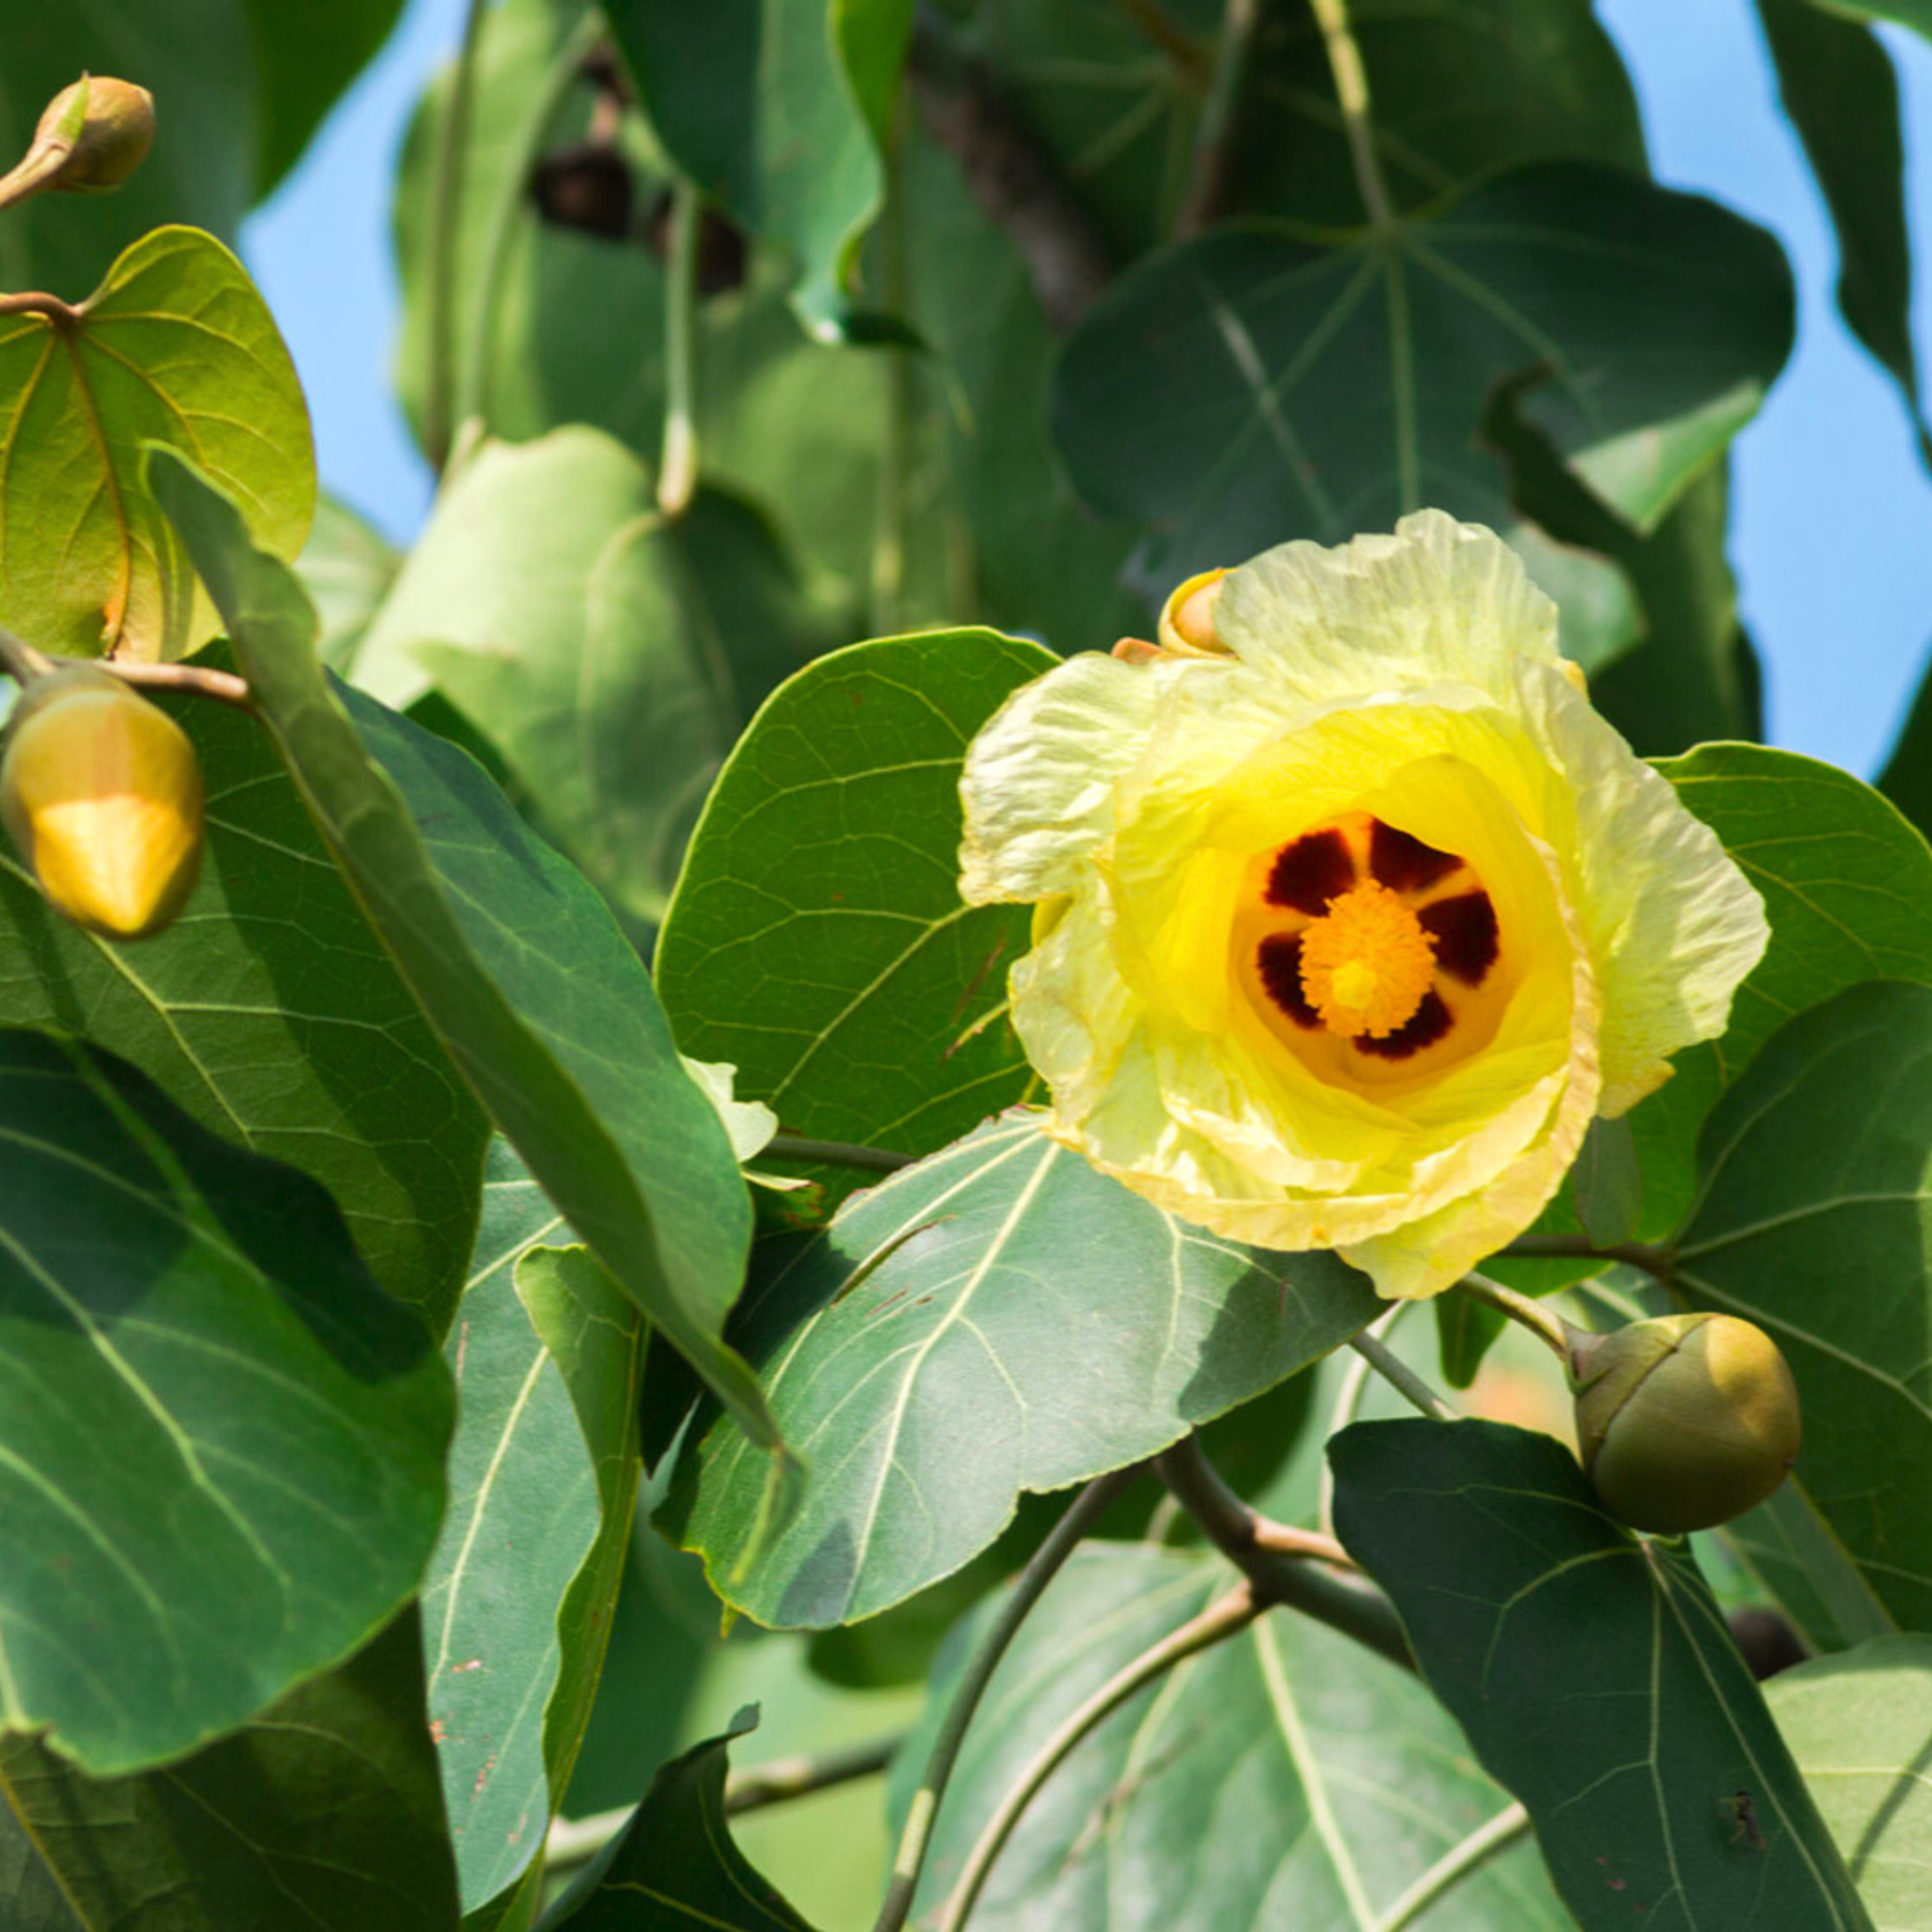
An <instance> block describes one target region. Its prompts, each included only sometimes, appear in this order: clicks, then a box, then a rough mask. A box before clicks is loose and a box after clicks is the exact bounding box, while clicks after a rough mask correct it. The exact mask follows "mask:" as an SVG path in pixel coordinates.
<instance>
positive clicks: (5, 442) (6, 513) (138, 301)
mask: <svg viewBox="0 0 1932 1932" xmlns="http://www.w3.org/2000/svg"><path fill="white" fill-rule="evenodd" d="M144 443H163V444H165V445H166V446H169V448H172V449H179V450H181V451H182V452H184V453H185V454H186V455H189V456H190V457H192V458H193V460H194V461H195V463H196V464H197V465H198V466H199V467H200V468H201V469H204V470H205V471H206V472H208V475H211V476H212V477H213V478H215V480H216V481H218V482H219V483H220V484H221V485H222V487H223V488H224V489H226V490H229V491H230V492H232V493H233V495H234V496H235V497H236V500H237V501H238V502H240V503H241V504H242V505H244V506H245V507H244V514H245V518H246V520H247V522H248V528H249V531H250V532H251V535H253V536H254V538H255V540H256V541H257V542H258V543H260V544H262V545H263V547H264V548H266V549H267V550H269V551H271V552H272V553H273V554H275V556H282V557H292V556H294V555H295V554H296V553H297V552H298V551H299V550H300V549H301V548H302V541H303V539H304V538H305V537H307V535H308V526H309V523H310V520H311V517H313V516H314V513H315V452H314V446H313V445H312V443H311V440H310V437H309V426H308V405H307V404H305V402H304V401H303V400H302V389H301V387H300V386H299V384H298V383H296V372H295V367H294V365H293V363H291V362H290V360H289V352H288V350H287V349H286V348H285V347H284V346H283V343H282V338H281V335H279V334H278V332H276V329H275V318H274V317H272V316H271V315H270V314H269V311H268V306H267V305H266V303H265V302H263V300H262V298H261V296H260V294H259V293H257V290H256V287H255V285H254V283H253V282H251V281H250V280H249V279H248V274H247V272H246V271H245V269H243V268H242V265H241V263H239V262H238V261H236V259H235V257H233V255H231V254H229V252H228V251H227V250H226V248H223V246H222V245H221V244H220V242H217V241H216V240H215V239H214V237H213V236H211V235H204V234H202V233H201V232H200V231H199V229H193V228H163V229H157V230H156V231H155V232H154V233H153V234H151V235H149V236H145V238H144V239H142V240H141V241H139V242H136V243H135V244H134V245H133V247H132V248H129V249H127V251H126V252H125V253H124V254H122V255H121V257H120V258H119V260H117V261H116V262H115V264H114V266H113V268H112V269H110V270H109V272H108V275H107V280H106V281H104V282H103V283H102V284H101V287H99V288H98V289H97V290H95V292H94V293H93V294H92V295H91V296H89V297H88V299H87V300H86V302H83V303H82V304H81V305H80V306H79V308H68V306H67V305H66V304H65V303H63V302H57V301H55V300H54V299H52V297H49V296H13V297H9V298H5V299H0V451H4V452H5V456H6V466H5V490H4V492H0V622H4V623H5V624H7V625H10V627H11V628H13V629H14V630H16V631H19V632H20V634H21V635H22V636H23V637H25V638H26V640H28V643H32V644H36V645H37V646H40V649H43V650H48V651H58V652H68V653H71V654H73V655H77V656H83V657H93V656H101V655H113V656H115V657H124V658H136V659H152V658H178V657H183V656H185V655H187V653H188V652H190V651H191V650H193V649H195V648H196V646H198V645H199V644H202V643H206V642H207V640H208V639H209V638H210V637H213V636H214V634H215V632H216V631H217V629H218V628H219V625H218V623H217V619H216V617H215V614H214V606H213V605H212V604H211V603H210V602H209V601H208V595H207V592H205V591H204V590H203V589H202V588H201V586H199V583H197V582H196V577H195V573H194V568H193V565H192V564H190V562H189V561H188V559H187V553H185V551H184V550H183V549H182V547H181V539H180V538H179V537H178V536H177V535H175V532H174V531H173V529H172V528H171V527H170V526H169V523H168V520H167V518H166V517H165V516H163V514H161V511H160V505H158V504H157V503H156V502H154V500H153V499H152V498H151V496H149V495H148V492H147V490H146V488H145V487H144V485H143V484H142V478H141V473H140V465H141V450H142V445H143V444H144Z"/></svg>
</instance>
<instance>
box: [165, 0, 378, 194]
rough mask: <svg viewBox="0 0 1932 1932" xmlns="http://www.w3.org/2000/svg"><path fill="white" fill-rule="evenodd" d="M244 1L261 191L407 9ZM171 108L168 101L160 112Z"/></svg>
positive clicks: (343, 0) (333, 0) (367, 3)
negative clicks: (256, 86) (254, 81)
mask: <svg viewBox="0 0 1932 1932" xmlns="http://www.w3.org/2000/svg"><path fill="white" fill-rule="evenodd" d="M245 5H246V7H247V9H248V19H249V24H250V25H251V26H252V27H253V28H254V31H255V67H256V71H257V74H258V76H259V77H260V95H261V108H260V124H261V137H260V139H261V162H260V172H258V174H257V177H256V181H255V193H256V194H257V196H261V195H264V194H266V193H268V191H269V189H270V188H272V187H274V186H275V184H276V182H277V181H280V180H281V178H282V176H283V175H285V174H287V172H288V171H289V169H290V168H291V167H293V166H294V165H295V163H296V157H298V156H299V154H301V152H302V150H303V148H305V147H307V146H308V139H309V136H311V134H313V133H314V132H315V130H316V129H317V127H319V126H320V124H321V121H322V118H323V115H325V114H326V113H328V112H329V109H330V107H332V105H333V104H335V100H336V98H337V96H338V95H340V94H341V92H342V91H343V89H344V88H346V87H347V86H348V85H349V83H350V82H351V81H352V80H354V79H355V78H356V75H357V74H359V72H360V71H362V67H363V65H364V64H365V62H367V61H368V59H369V58H370V57H371V55H373V54H374V52H375V51H376V49H377V48H378V47H380V46H381V45H382V44H383V41H384V40H386V39H388V37H389V29H390V28H392V27H393V26H395V24H396V22H397V20H398V18H399V17H401V13H402V10H403V7H402V0H330V4H329V5H328V6H327V7H301V6H296V7H291V6H290V5H288V4H287V0H245ZM172 105H173V104H172V102H171V101H164V104H163V113H166V112H167V111H168V110H169V109H170V108H172ZM169 133H170V135H172V133H173V128H172V122H171V123H170V125H169Z"/></svg>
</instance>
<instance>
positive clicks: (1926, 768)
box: [1878, 677, 1932, 838]
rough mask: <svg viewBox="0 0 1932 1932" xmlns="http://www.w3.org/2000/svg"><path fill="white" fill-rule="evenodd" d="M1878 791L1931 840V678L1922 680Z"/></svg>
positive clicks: (1881, 775)
mask: <svg viewBox="0 0 1932 1932" xmlns="http://www.w3.org/2000/svg"><path fill="white" fill-rule="evenodd" d="M1878 788H1879V790H1880V791H1882V792H1883V793H1885V796H1886V797H1887V798H1888V799H1891V802H1892V803H1893V804H1894V805H1897V808H1899V810H1900V811H1902V812H1903V814H1905V816H1906V817H1907V818H1909V819H1910V820H1911V821H1912V823H1913V824H1914V825H1915V826H1918V829H1919V830H1920V831H1921V832H1923V833H1924V835H1925V836H1926V837H1927V838H1932V677H1921V680H1920V682H1919V686H1918V690H1917V691H1916V692H1915V693H1914V694H1913V696H1912V708H1911V709H1910V710H1909V712H1907V713H1906V718H1905V721H1904V723H1903V724H1901V725H1900V727H1898V736H1897V738H1896V739H1894V740H1893V742H1892V747H1891V751H1890V752H1889V754H1888V755H1887V757H1886V758H1885V769H1883V770H1882V772H1880V773H1879V776H1878Z"/></svg>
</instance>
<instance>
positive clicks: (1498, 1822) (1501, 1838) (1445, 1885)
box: [1375, 1805, 1529, 1932]
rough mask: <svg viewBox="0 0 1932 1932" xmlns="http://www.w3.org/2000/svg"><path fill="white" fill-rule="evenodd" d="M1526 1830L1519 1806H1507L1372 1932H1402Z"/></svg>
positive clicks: (1442, 1861)
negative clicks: (1443, 1895)
mask: <svg viewBox="0 0 1932 1932" xmlns="http://www.w3.org/2000/svg"><path fill="white" fill-rule="evenodd" d="M1528 1830H1529V1813H1528V1812H1527V1811H1525V1810H1524V1809H1523V1807H1522V1806H1521V1805H1505V1806H1504V1807H1503V1808H1502V1810H1501V1811H1499V1812H1498V1813H1497V1814H1496V1816H1495V1817H1493V1818H1492V1819H1491V1820H1490V1821H1489V1823H1487V1824H1486V1825H1479V1826H1477V1828H1476V1829H1475V1830H1474V1831H1473V1832H1471V1833H1470V1834H1469V1836H1468V1837H1467V1838H1465V1839H1464V1840H1463V1842H1462V1843H1460V1845H1452V1846H1450V1848H1449V1849H1448V1851H1446V1852H1444V1853H1443V1854H1442V1856H1441V1857H1440V1858H1438V1859H1437V1860H1436V1862H1435V1863H1434V1864H1433V1865H1431V1866H1430V1867H1429V1869H1428V1870H1427V1871H1426V1872H1424V1873H1423V1874H1422V1876H1421V1877H1420V1878H1418V1879H1417V1880H1416V1881H1415V1883H1414V1884H1413V1885H1411V1886H1410V1887H1409V1889H1408V1890H1407V1891H1405V1892H1404V1893H1403V1894H1402V1896H1401V1897H1400V1898H1398V1899H1397V1900H1396V1901H1395V1903H1394V1904H1393V1905H1391V1906H1390V1907H1389V1909H1388V1910H1387V1911H1386V1912H1384V1913H1383V1914H1382V1917H1381V1918H1379V1919H1377V1920H1376V1926H1375V1932H1404V1928H1405V1927H1408V1926H1410V1925H1413V1924H1415V1921H1417V1920H1418V1918H1421V1916H1422V1915H1423V1914H1424V1912H1427V1910H1428V1909H1429V1908H1430V1906H1432V1905H1433V1904H1434V1903H1436V1900H1438V1899H1439V1898H1440V1897H1442V1894H1444V1893H1445V1891H1448V1890H1449V1888H1451V1886H1452V1885H1459V1884H1460V1883H1461V1882H1462V1881H1463V1879H1466V1878H1467V1877H1468V1876H1469V1874H1470V1873H1472V1872H1473V1871H1475V1870H1478V1869H1480V1868H1481V1867H1482V1866H1484V1865H1486V1864H1488V1863H1489V1861H1490V1859H1492V1858H1494V1857H1495V1856H1496V1854H1497V1853H1498V1852H1500V1851H1502V1850H1504V1849H1506V1848H1507V1847H1508V1846H1511V1845H1513V1844H1514V1843H1516V1841H1517V1839H1519V1838H1521V1837H1522V1836H1523V1834H1524V1833H1525V1832H1527V1831H1528Z"/></svg>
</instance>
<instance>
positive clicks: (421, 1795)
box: [0, 1610, 457, 1932]
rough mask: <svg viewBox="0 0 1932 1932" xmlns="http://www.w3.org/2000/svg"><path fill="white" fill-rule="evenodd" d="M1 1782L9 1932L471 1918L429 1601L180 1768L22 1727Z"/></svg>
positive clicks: (8, 1750)
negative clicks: (45, 1738)
mask: <svg viewBox="0 0 1932 1932" xmlns="http://www.w3.org/2000/svg"><path fill="white" fill-rule="evenodd" d="M0 1796H4V1800H5V1802H4V1803H0V1885H4V1887H5V1890H4V1892H0V1898H4V1900H5V1913H6V1918H5V1923H6V1925H7V1932H263V1927H269V1926H275V1927H284V1926H286V1927H291V1928H293V1927H296V1926H300V1927H304V1928H306V1932H370V1928H371V1927H377V1926H380V1927H382V1932H456V1924H457V1899H456V1870H455V1864H453V1862H452V1859H451V1856H450V1848H449V1831H448V1828H447V1827H446V1825H445V1823H444V1822H443V1798H442V1793H440V1791H439V1790H438V1789H437V1777H436V1765H435V1761H434V1752H433V1751H432V1750H431V1745H430V1739H429V1725H428V1718H427V1717H426V1715H425V1712H424V1709H423V1682H422V1640H421V1637H420V1634H419V1630H418V1627H417V1621H416V1613H415V1611H414V1610H408V1611H406V1612H405V1613H404V1614H403V1615H402V1616H399V1617H398V1618H397V1619H395V1622H392V1624H391V1625H389V1627H388V1628H387V1629H386V1630H385V1631H383V1633H382V1634H380V1636H378V1637H376V1638H375V1639H374V1640H373V1641H371V1643H369V1644H368V1645H367V1646H365V1648H364V1649H362V1650H361V1651H360V1652H358V1653H357V1655H355V1656H354V1657H353V1658H350V1660H349V1661H348V1662H347V1663H346V1664H340V1665H338V1667H336V1668H335V1670H332V1671H330V1672H329V1673H328V1674H327V1675H326V1676H321V1677H317V1678H314V1679H311V1681H310V1682H308V1683H306V1684H304V1685H299V1687H298V1688H296V1689H295V1690H293V1691H290V1693H289V1694H287V1696H286V1697H284V1698H283V1699H282V1700H281V1701H280V1702H279V1703H277V1704H276V1705H275V1706H273V1707H272V1709H270V1710H269V1711H267V1712H264V1713H263V1715H262V1717H261V1718H260V1719H259V1720H258V1721H256V1722H255V1723H254V1724H249V1725H248V1726H247V1727H245V1729H243V1730H240V1731H238V1732H236V1733H235V1734H234V1735H233V1736H230V1737H226V1738H223V1739H221V1740H220V1742H218V1743H215V1744H212V1745H205V1746H204V1747H203V1748H202V1749H201V1750H199V1751H196V1753H195V1754H194V1755H193V1757H189V1758H186V1759H184V1760H181V1762H179V1763H175V1764H172V1765H170V1766H168V1768H167V1769H166V1770H164V1771H152V1772H143V1773H141V1774H139V1775H136V1776H134V1777H131V1778H114V1779H110V1780H105V1781H97V1780H95V1779H92V1778H83V1777H82V1776H81V1775H80V1774H79V1773H78V1772H76V1771H75V1770H74V1769H73V1768H72V1767H71V1766H69V1765H67V1764H65V1763H62V1760H60V1759H59V1758H58V1757H56V1756H55V1754H53V1752H52V1751H49V1749H47V1748H46V1746H45V1745H41V1744H38V1743H35V1742H31V1741H30V1740H28V1739H12V1740H10V1741H9V1742H7V1743H6V1744H5V1745H0ZM10 1828H13V1829H10ZM28 1834H31V1838H28V1837H27V1836H26V1835H28ZM15 1859H18V1860H20V1861H21V1863H22V1864H23V1866H25V1867H26V1870H24V1871H23V1875H22V1876H23V1879H24V1881H25V1888H24V1894H23V1890H17V1889H16V1885H15V1883H14V1882H11V1880H12V1873H11V1872H10V1870H9V1867H10V1863H11V1862H12V1861H13V1860H15ZM29 1860H31V1861H32V1863H31V1864H28V1863H27V1861H29ZM42 1860H44V1863H43V1862H41V1861H42ZM36 1867H37V1869H36ZM56 1873H57V1874H58V1878H56V1877H55V1874H56Z"/></svg>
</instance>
